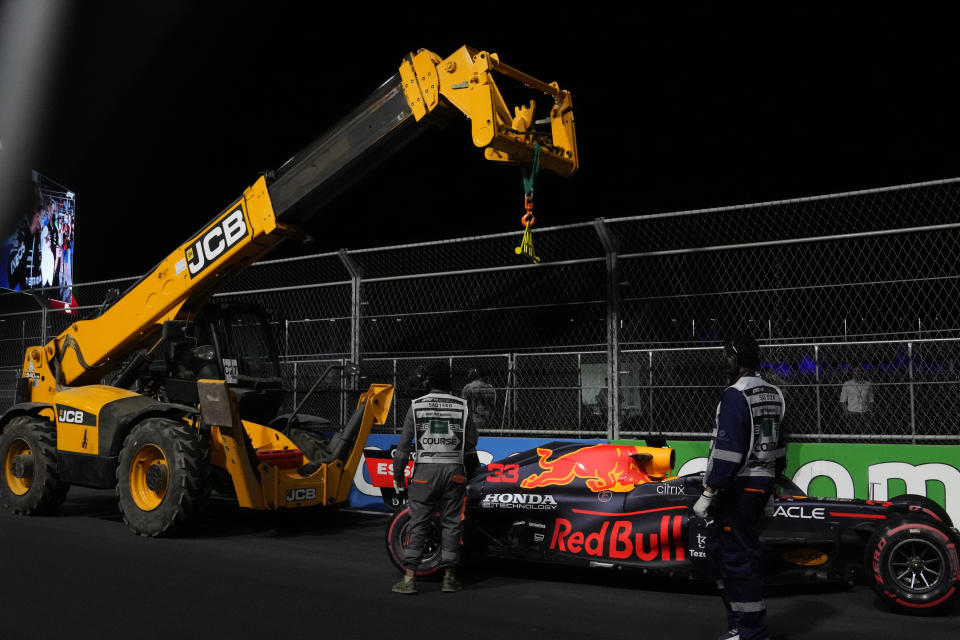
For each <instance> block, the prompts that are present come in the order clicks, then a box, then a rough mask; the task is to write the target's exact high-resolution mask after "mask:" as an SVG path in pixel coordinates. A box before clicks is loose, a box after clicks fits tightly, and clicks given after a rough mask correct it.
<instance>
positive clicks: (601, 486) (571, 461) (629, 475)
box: [520, 444, 650, 492]
mask: <svg viewBox="0 0 960 640" xmlns="http://www.w3.org/2000/svg"><path fill="white" fill-rule="evenodd" d="M637 453H641V449H640V448H638V447H635V446H629V445H616V444H596V445H593V446H592V447H584V448H582V449H577V450H576V451H571V452H570V453H568V454H565V455H562V456H560V457H559V458H557V459H556V460H548V458H549V457H550V456H552V455H553V450H552V449H542V448H539V447H538V448H537V454H539V455H540V468H541V469H545V471H544V472H543V473H535V474H533V475H531V476H528V477H527V478H525V479H524V480H523V481H522V482H521V483H520V486H521V487H523V488H524V489H536V488H537V487H546V486H549V485H554V484H556V485H567V484H570V483H571V482H573V479H574V478H584V479H585V480H586V481H587V487H588V488H589V489H590V490H591V491H597V492H599V491H630V490H632V489H633V487H634V485H637V484H643V483H645V482H650V477H649V476H648V475H647V474H646V473H644V472H643V471H642V470H641V469H640V467H638V466H637V463H636V462H635V461H634V460H633V458H631V457H630V456H632V455H634V454H637Z"/></svg>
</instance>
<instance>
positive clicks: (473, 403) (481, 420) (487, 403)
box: [460, 367, 497, 430]
mask: <svg viewBox="0 0 960 640" xmlns="http://www.w3.org/2000/svg"><path fill="white" fill-rule="evenodd" d="M460 396H461V397H462V398H463V399H464V400H466V401H467V408H468V410H469V411H470V415H471V416H473V423H474V425H476V427H477V429H478V430H479V429H489V428H490V427H492V426H493V412H494V409H495V408H496V406H497V391H496V389H494V388H493V385H492V384H490V383H489V382H487V381H486V380H484V372H483V370H481V369H480V368H479V367H474V368H472V369H470V370H469V371H468V372H467V384H466V385H465V386H464V387H463V391H461V392H460Z"/></svg>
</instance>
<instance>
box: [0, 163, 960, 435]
mask: <svg viewBox="0 0 960 640" xmlns="http://www.w3.org/2000/svg"><path fill="white" fill-rule="evenodd" d="M958 209H960V180H941V181H934V182H927V183H922V184H915V185H905V186H899V187H890V188H885V189H874V190H868V191H860V192H854V193H844V194H834V195H827V196H821V197H816V198H802V199H796V200H786V201H778V202H769V203H760V204H755V205H747V206H737V207H724V208H717V209H704V210H696V211H685V212H676V213H665V214H656V215H645V216H634V217H624V218H609V219H598V220H595V221H594V222H590V223H583V224H574V225H566V226H559V227H550V228H544V229H537V230H536V232H535V243H536V249H537V254H538V255H539V256H541V257H542V259H543V262H542V263H541V264H536V265H534V264H532V263H530V262H528V261H525V260H524V259H522V258H520V257H518V256H517V255H516V254H515V253H514V248H515V247H516V246H517V245H518V244H519V236H520V233H519V232H511V233H505V234H496V235H489V236H482V237H471V238H458V239H454V240H449V241H441V242H431V243H422V244H411V245H403V246H394V247H385V248H374V249H362V250H342V251H339V252H332V253H325V254H319V255H314V256H306V257H300V258H289V259H284V260H271V261H264V262H261V263H258V264H256V265H254V266H253V267H251V268H250V269H247V270H246V271H244V272H243V273H241V274H240V275H239V276H238V277H237V278H236V279H234V280H233V281H231V282H230V283H229V284H228V286H227V287H226V288H225V289H224V290H223V291H221V292H220V293H219V294H217V298H218V299H235V300H247V301H256V302H258V303H260V304H261V305H263V306H265V307H267V308H268V309H269V310H270V313H271V314H272V316H273V318H274V323H273V326H274V328H275V329H276V337H277V344H278V345H279V348H280V352H281V362H282V365H283V370H284V375H285V378H286V380H287V384H288V390H289V391H290V394H291V395H290V399H289V400H288V405H289V407H291V408H292V407H293V406H294V403H296V402H297V399H298V398H300V397H301V395H302V394H303V393H304V392H306V390H307V389H309V387H310V385H311V384H312V382H313V380H314V379H315V377H316V376H317V375H319V373H320V372H321V371H322V369H323V367H325V366H326V364H329V363H331V362H337V363H339V362H344V361H360V362H362V363H363V367H362V370H363V373H364V375H365V376H366V377H367V379H368V380H369V381H378V382H380V381H386V382H393V383H394V384H395V385H396V386H397V387H398V398H397V402H396V403H395V405H394V409H393V411H392V412H391V415H390V417H389V421H388V424H387V425H385V426H384V427H383V430H387V431H389V430H396V429H399V426H400V425H401V424H402V420H403V416H404V415H405V412H406V407H407V406H408V403H409V399H410V397H412V396H411V395H410V394H413V393H415V392H416V391H415V390H412V389H409V388H408V386H409V384H408V379H409V377H410V373H411V372H412V371H413V370H414V369H415V368H416V366H417V365H418V364H420V363H424V362H427V361H429V360H432V359H437V358H444V359H448V361H449V362H450V363H451V366H452V368H453V378H454V384H455V387H456V388H459V387H460V385H461V384H462V383H463V382H464V381H465V380H464V374H465V372H466V369H467V368H469V366H470V365H469V364H468V363H470V362H476V363H480V364H484V365H485V366H484V367H483V368H484V369H485V370H486V374H487V376H488V378H489V381H490V382H491V383H492V384H493V386H494V387H495V388H496V391H497V423H496V424H495V425H492V426H490V427H488V431H489V433H490V434H491V435H492V434H497V435H539V436H548V437H549V436H557V437H571V436H578V437H610V438H616V437H630V436H636V435H643V434H645V433H650V432H661V433H664V434H667V435H669V436H670V437H676V438H686V437H689V438H703V437H705V436H706V435H708V434H709V433H710V431H711V430H712V420H713V411H714V407H715V406H716V401H717V399H718V396H719V393H720V391H721V390H722V388H723V380H722V378H721V375H722V374H721V367H720V363H719V357H718V348H719V345H720V340H721V339H722V338H723V337H724V336H728V335H731V334H732V333H734V332H740V331H746V332H750V333H752V334H753V335H755V336H756V337H757V338H758V339H759V340H760V342H761V345H762V346H763V348H764V356H763V360H764V375H766V376H768V377H769V378H771V380H773V381H774V382H776V383H778V384H780V385H781V386H782V388H783V390H784V392H785V394H786V396H787V403H788V420H789V422H788V424H789V428H790V437H791V438H792V439H796V440H812V441H836V442H844V441H858V442H867V441H877V442H886V441H897V442H953V443H957V442H960V425H958V424H957V422H956V416H957V411H956V405H957V400H956V398H957V397H958V395H960V386H958V383H960V380H958V376H960V373H958V372H956V371H955V369H956V366H955V363H956V359H957V355H958V347H957V340H958V339H960V312H958V311H957V305H955V304H954V302H955V301H956V300H957V299H958V293H960V291H958V283H960V267H958V266H957V261H956V260H954V259H953V257H954V255H955V253H956V250H957V248H958V246H960V223H958V222H955V218H956V211H957V210H958ZM135 281H136V278H124V279H121V280H115V281H102V282H97V283H87V284H79V285H76V286H75V287H74V295H75V297H76V298H77V299H78V300H80V301H81V302H83V303H84V304H85V305H87V306H83V307H81V308H79V309H77V310H74V311H73V313H72V314H69V315H67V314H64V313H62V312H54V311H51V310H41V311H37V310H36V309H37V306H36V302H35V301H34V299H33V298H30V297H29V296H24V295H14V294H5V295H0V370H3V371H8V370H15V369H18V368H19V367H20V366H21V363H22V361H23V350H24V348H25V347H26V346H29V345H30V344H42V343H44V342H45V341H46V340H47V339H48V338H49V337H50V336H52V335H55V334H56V333H58V332H60V331H62V330H64V329H65V328H66V327H67V326H69V324H70V323H71V322H73V321H75V320H76V319H78V318H86V317H92V316H95V315H96V314H97V313H99V310H100V307H101V303H102V302H103V301H104V300H105V299H106V297H107V292H108V291H109V290H110V289H113V288H117V289H121V290H122V289H125V288H127V287H129V286H130V285H131V284H133V283H134V282H135ZM855 365H861V366H862V367H863V369H864V375H865V378H866V381H869V383H870V386H871V391H872V394H873V397H874V403H873V406H872V411H870V412H868V413H864V414H851V413H848V412H847V411H845V410H844V408H843V407H842V406H841V404H840V397H841V394H842V393H843V389H844V384H845V383H846V382H847V380H849V379H850V376H851V372H852V368H853V367H854V366H855ZM4 380H5V379H4V378H0V385H2V386H3V388H4V389H6V384H5V383H4ZM361 382H362V381H361ZM864 384H865V382H864V383H861V384H860V385H859V386H858V387H857V388H858V389H860V390H861V392H862V389H863V388H865V387H864ZM848 387H849V385H848ZM850 388H853V387H850ZM4 393H5V392H4V391H0V402H2V401H9V400H6V399H7V397H8V395H9V394H8V395H3V394H4ZM352 393H353V390H350V389H345V388H340V387H339V386H337V385H335V386H334V388H330V389H323V390H321V391H319V392H317V394H316V396H315V397H313V398H311V399H310V401H309V402H308V404H307V405H306V407H305V409H304V410H309V411H311V412H324V413H327V414H329V415H330V416H332V417H333V419H336V420H341V421H342V420H343V419H345V415H346V413H347V412H348V411H349V410H350V408H351V407H350V405H351V400H350V398H351V397H352V395H351V394H352ZM10 397H11V398H12V395H10Z"/></svg>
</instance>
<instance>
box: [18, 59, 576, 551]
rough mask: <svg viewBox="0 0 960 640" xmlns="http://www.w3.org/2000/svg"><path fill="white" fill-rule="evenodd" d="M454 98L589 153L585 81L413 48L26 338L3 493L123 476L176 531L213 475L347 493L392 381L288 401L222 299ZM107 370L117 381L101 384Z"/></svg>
mask: <svg viewBox="0 0 960 640" xmlns="http://www.w3.org/2000/svg"><path fill="white" fill-rule="evenodd" d="M495 72H496V73H499V74H501V75H504V76H506V77H509V78H511V79H513V80H515V81H518V82H520V83H522V84H524V85H525V86H526V87H528V88H529V89H532V90H534V91H536V92H540V93H544V94H547V95H548V96H549V97H550V98H552V104H551V105H550V107H549V115H548V117H547V118H544V119H542V120H539V121H538V120H535V109H536V104H535V102H534V101H532V100H531V101H530V103H529V104H528V105H525V106H520V107H515V108H514V110H513V113H512V114H511V112H510V109H509V108H508V107H507V104H506V102H505V101H504V99H503V97H502V96H501V94H500V91H499V89H498V87H497V85H496V83H495V81H494V73H495ZM444 112H453V113H456V112H460V113H463V114H464V115H465V116H466V117H467V118H469V120H470V123H471V135H472V139H473V143H474V145H475V146H477V147H480V148H483V149H484V155H485V157H486V158H487V159H488V160H491V161H495V162H502V163H506V164H527V163H530V162H531V161H532V160H533V159H534V157H535V156H537V159H538V160H539V164H540V166H541V167H542V168H544V169H547V170H550V171H553V172H556V173H558V174H560V175H563V176H570V175H573V173H575V172H576V170H577V168H578V157H577V146H576V136H575V131H574V122H573V110H572V105H571V101H570V94H569V93H568V92H567V91H565V90H561V89H560V88H559V86H558V85H557V84H556V83H550V84H547V83H544V82H541V81H539V80H537V79H536V78H533V77H531V76H528V75H526V74H524V73H523V72H521V71H518V70H516V69H514V68H513V67H510V66H508V65H506V64H503V63H501V62H500V60H499V57H498V56H497V55H496V54H494V53H488V52H485V51H477V50H474V49H471V48H469V47H462V48H460V49H458V50H457V51H455V52H454V53H453V54H452V55H450V56H449V57H447V58H440V57H439V56H438V55H436V54H434V53H432V52H430V51H426V50H422V49H421V50H419V51H418V52H416V53H412V54H410V55H408V56H406V57H405V58H404V60H403V62H402V64H401V65H400V69H399V72H398V73H397V74H396V75H394V76H393V77H391V78H390V79H389V80H387V81H386V82H385V83H383V84H382V85H381V86H380V87H379V88H378V89H377V90H376V91H375V92H374V93H373V94H372V95H370V96H369V97H368V98H367V99H366V101H364V102H363V103H362V104H361V105H359V106H358V107H357V108H356V109H354V110H353V111H352V112H351V113H350V114H349V115H347V116H346V117H345V118H344V119H343V120H341V121H340V122H339V123H338V124H337V125H335V126H334V127H333V128H331V129H330V130H329V131H327V132H326V133H325V134H323V135H322V136H321V137H320V138H318V139H317V140H315V141H314V142H313V143H312V144H310V145H309V146H308V147H307V148H306V149H304V150H303V151H302V152H301V153H299V154H297V155H295V156H294V157H293V158H291V159H290V160H289V161H288V162H287V163H285V164H284V165H283V166H281V167H280V168H279V169H277V170H276V171H275V172H268V173H267V174H266V175H264V176H261V177H260V178H258V179H257V180H256V181H255V182H254V183H253V184H252V185H250V186H249V187H248V188H247V189H246V190H244V192H243V195H242V196H241V197H240V198H238V199H237V200H235V201H234V202H233V203H232V204H231V205H230V206H229V207H227V208H226V209H224V210H223V211H222V212H221V213H220V214H219V215H217V216H216V217H215V218H214V219H213V220H211V221H210V222H209V223H207V224H206V225H204V226H203V228H202V229H201V230H200V231H198V232H197V233H195V234H194V235H193V236H191V237H190V239H188V240H187V241H186V242H185V243H183V244H182V245H180V246H179V247H177V249H176V250H174V251H173V252H172V253H171V254H170V255H168V256H167V257H166V258H164V259H163V260H162V261H161V262H160V264H158V265H157V266H156V267H155V268H154V269H153V270H152V271H150V272H149V273H148V274H147V275H145V276H144V277H143V278H142V279H141V280H139V281H138V282H137V283H136V284H134V285H133V286H132V287H131V288H130V289H128V290H127V292H126V293H124V294H123V295H122V296H119V297H118V298H117V299H116V300H114V301H113V302H112V304H109V305H105V306H104V308H103V309H102V310H101V312H100V314H99V315H98V316H96V317H94V318H91V319H86V320H80V321H77V322H75V323H73V324H71V325H70V326H69V327H68V328H67V329H66V330H65V331H64V332H63V333H61V334H60V335H58V336H56V337H55V338H53V339H52V340H50V342H48V343H47V344H46V345H38V346H32V347H29V348H27V350H26V354H25V356H24V363H23V372H22V377H21V379H20V381H19V384H18V389H17V403H16V404H15V405H14V406H13V407H11V408H10V409H9V410H7V411H6V412H5V413H4V414H3V415H2V416H0V430H2V434H0V463H2V464H3V474H2V477H0V501H2V502H3V504H4V505H5V506H6V507H7V508H9V509H10V510H12V511H13V512H14V513H19V514H26V515H30V514H35V513H43V512H49V511H52V510H54V509H55V508H56V507H57V506H58V505H59V504H60V503H61V502H62V501H63V500H64V499H65V496H66V493H67V490H68V488H69V486H70V485H79V486H87V487H94V488H114V489H115V490H116V492H117V496H118V501H119V506H120V509H121V511H122V512H123V516H124V520H125V521H126V523H127V525H128V526H129V527H130V528H131V529H132V530H133V531H134V532H136V533H138V534H141V535H149V536H158V535H170V534H174V533H175V532H177V531H179V530H180V529H181V528H182V527H183V526H184V525H186V524H187V523H188V522H189V521H190V520H191V518H192V516H193V515H195V514H196V513H197V512H198V510H199V509H200V508H201V506H202V504H203V502H204V501H205V499H206V497H207V496H208V494H209V492H210V489H211V485H212V484H214V483H216V486H217V488H218V490H222V491H230V492H232V493H234V494H235V495H236V497H237V501H238V503H239V504H240V506H243V507H249V508H253V509H289V508H299V507H309V506H317V505H333V504H340V503H343V502H345V501H346V500H347V497H348V493H349V489H350V485H351V480H352V478H353V475H354V473H355V471H356V468H357V466H358V464H359V461H360V456H361V454H362V449H363V445H364V444H365V442H366V439H367V436H368V434H369V433H370V430H371V429H372V427H373V425H374V424H383V423H384V422H385V420H386V417H387V414H388V413H389V410H390V405H391V401H392V398H393V389H392V387H390V386H389V385H382V384H374V385H372V386H371V387H370V388H369V389H368V390H367V391H366V392H364V393H363V394H361V395H360V398H359V401H358V403H357V409H356V411H355V412H354V414H353V416H352V417H350V418H349V419H348V420H347V421H346V423H345V424H344V425H343V426H341V427H339V428H338V427H335V426H334V425H331V424H330V423H328V422H327V421H325V420H323V419H322V418H317V417H314V416H306V415H300V414H298V413H297V412H294V413H292V414H285V415H277V412H278V411H279V408H280V405H281V403H282V400H283V391H282V385H281V379H280V374H279V365H278V361H277V356H276V350H275V347H274V346H273V342H272V338H271V337H270V333H269V331H268V328H267V323H266V319H265V316H264V314H263V313H262V311H261V310H259V309H258V308H257V307H255V306H252V305H236V304H234V305H230V304H213V303H210V302H209V299H210V296H211V295H212V294H213V293H214V292H216V291H217V290H218V289H220V288H221V287H222V286H223V284H224V283H225V282H227V281H228V280H229V279H230V278H231V276H234V275H235V274H237V273H239V272H240V271H242V270H243V269H245V268H246V267H248V266H249V265H250V264H252V263H253V262H255V261H256V260H258V259H259V258H261V257H262V256H264V255H265V254H266V253H267V252H269V251H270V250H271V249H273V248H274V247H276V246H277V245H278V244H279V243H281V242H283V241H284V240H285V239H287V238H290V237H293V236H296V235H298V234H299V233H300V229H299V227H298V225H300V224H302V223H303V222H305V221H306V220H307V219H308V218H310V217H311V216H313V215H315V214H316V213H318V212H319V211H321V210H322V208H323V206H324V205H325V204H327V203H328V202H329V201H330V200H332V199H333V198H334V197H336V195H338V194H339V193H340V192H342V191H343V190H344V189H346V188H347V187H349V186H350V185H351V184H352V183H353V182H355V181H356V180H358V179H359V178H361V177H362V176H363V174H364V173H366V172H369V171H370V170H371V169H372V168H374V167H375V166H376V165H377V164H378V163H379V162H380V161H382V160H383V159H384V158H386V157H387V156H388V155H390V154H392V153H393V152H395V151H397V150H398V149H400V148H402V147H403V146H404V145H405V144H407V143H408V142H410V141H411V140H412V139H413V138H414V137H416V135H418V134H419V133H421V132H422V131H423V130H424V129H425V126H424V125H425V124H426V123H430V122H432V121H434V120H435V119H436V118H437V116H438V115H439V114H441V113H444ZM536 124H548V125H549V130H538V129H537V127H536V126H535V125H536ZM108 374H113V375H114V376H115V377H113V378H112V379H111V380H112V382H111V384H110V385H106V384H100V383H101V381H102V380H104V379H105V377H106V376H108Z"/></svg>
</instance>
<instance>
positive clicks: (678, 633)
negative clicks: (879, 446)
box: [0, 487, 960, 640]
mask: <svg viewBox="0 0 960 640" xmlns="http://www.w3.org/2000/svg"><path fill="white" fill-rule="evenodd" d="M385 525H386V517H385V516H383V515H375V514H369V513H360V512H355V511H347V510H344V511H340V512H339V513H333V514H328V515H326V516H323V517H306V518H300V519H298V520H295V521H278V520H276V519H274V518H272V517H269V516H268V515H267V514H261V513H254V512H251V511H246V510H241V509H238V508H237V507H236V506H235V505H233V504H231V503H229V502H227V501H225V500H214V501H213V503H212V504H211V506H210V507H209V508H208V512H207V514H206V516H205V518H204V520H203V522H202V523H201V524H200V526H199V527H198V528H197V530H196V531H195V532H194V533H193V534H191V535H190V536H189V537H183V538H177V539H151V538H141V537H138V536H135V535H133V534H132V533H130V532H129V531H128V530H127V528H126V526H125V525H124V524H123V521H122V519H121V517H120V513H119V511H118V510H117V508H116V504H115V499H114V496H113V494H112V492H108V491H92V490H85V489H79V488H76V487H74V488H73V489H71V492H70V494H69V496H68V497H67V502H66V503H65V504H64V505H63V507H62V508H61V510H60V511H59V512H58V514H57V515H55V516H48V517H32V518H27V517H20V516H13V515H11V514H9V513H6V512H3V513H0V543H2V561H0V572H2V575H0V611H2V612H3V616H2V618H0V639H2V640H51V639H60V638H70V639H85V638H96V639H98V640H105V639H112V638H118V639H124V640H128V639H129V640H150V639H153V638H157V639H163V640H171V639H174V638H176V639H189V638H201V637H202V638H258V639H260V638H263V639H270V640H273V639H277V640H280V639H286V638H290V639H300V638H303V639H307V638H309V639H311V640H320V639H323V638H337V639H338V640H339V639H345V638H377V639H383V640H399V639H401V638H418V639H424V638H432V637H447V638H456V639H461V638H463V639H466V638H484V639H497V640H500V639H509V638H525V639H533V638H556V639H573V638H577V639H582V638H616V639H623V638H637V639H651V638H653V639H671V640H687V639H691V640H692V639H699V638H704V639H712V638H716V637H717V636H718V635H719V634H720V633H721V632H722V631H723V627H724V618H723V614H722V611H721V605H720V601H719V598H718V597H717V596H716V595H715V594H714V593H713V592H712V591H711V589H710V587H709V586H708V585H701V584H694V583H689V582H682V583H669V582H667V583H664V582H663V581H662V580H651V579H648V578H643V577H641V576H637V575H635V574H626V573H620V572H609V571H606V570H593V571H578V570H570V569H565V568H553V567H535V566H529V565H527V566H517V565H513V564H506V563H502V562H497V563H486V564H483V565H474V566H469V567H466V568H464V569H463V570H462V571H461V579H462V581H463V582H464V584H465V589H464V591H462V592H460V593H456V594H445V593H441V592H440V585H439V583H436V582H427V583H420V587H421V592H420V594H418V595H416V596H402V595H397V594H394V593H391V591H390V585H391V584H392V582H393V581H394V580H395V579H396V578H397V577H398V574H397V572H396V571H395V570H394V569H393V567H392V566H391V565H390V564H389V562H388V560H387V557H386V552H385V550H384V542H383V538H384V530H385ZM766 601H767V607H768V611H769V623H770V630H771V637H772V638H773V639H774V640H784V639H791V640H792V639H798V640H799V639H803V638H838V639H841V638H842V639H845V640H854V639H859V638H882V639H885V640H886V639H894V638H898V639H899V638H909V639H911V640H940V639H944V640H946V639H947V638H950V639H952V640H956V639H957V638H960V606H958V605H957V603H956V601H955V603H954V606H953V608H952V609H951V610H950V611H949V612H948V613H947V614H946V615H942V616H939V617H925V618H918V617H911V616H903V615H897V614H894V613H891V612H889V611H888V610H886V609H885V608H884V607H883V605H882V604H881V603H879V601H877V599H876V598H875V597H874V595H873V592H872V591H871V589H870V588H869V587H868V586H865V585H858V586H855V587H854V588H852V589H848V588H846V587H818V588H816V589H803V590H797V589H792V590H790V591H789V592H787V591H784V590H776V591H773V592H771V593H768V594H767V597H766Z"/></svg>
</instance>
